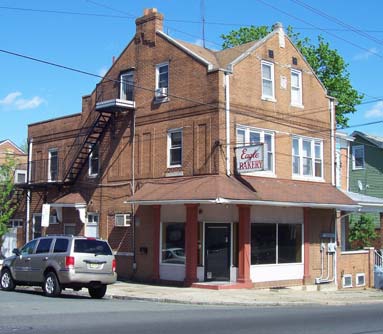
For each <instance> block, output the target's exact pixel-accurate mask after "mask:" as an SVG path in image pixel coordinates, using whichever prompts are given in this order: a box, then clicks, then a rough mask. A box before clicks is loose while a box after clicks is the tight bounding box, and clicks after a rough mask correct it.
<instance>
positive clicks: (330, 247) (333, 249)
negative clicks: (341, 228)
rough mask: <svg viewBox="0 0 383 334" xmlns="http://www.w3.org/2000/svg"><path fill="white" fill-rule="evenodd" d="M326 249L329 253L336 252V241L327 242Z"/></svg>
mask: <svg viewBox="0 0 383 334" xmlns="http://www.w3.org/2000/svg"><path fill="white" fill-rule="evenodd" d="M327 251H328V252H329V253H335V252H336V243H335V242H329V243H328V244H327Z"/></svg>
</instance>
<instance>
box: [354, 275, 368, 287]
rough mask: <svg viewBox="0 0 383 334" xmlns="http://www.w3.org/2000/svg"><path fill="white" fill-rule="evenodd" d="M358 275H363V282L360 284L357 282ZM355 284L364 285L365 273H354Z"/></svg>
mask: <svg viewBox="0 0 383 334" xmlns="http://www.w3.org/2000/svg"><path fill="white" fill-rule="evenodd" d="M359 277H363V283H362V284H359V283H358V278H359ZM355 286H357V287H360V286H366V274H365V273H356V275H355Z"/></svg>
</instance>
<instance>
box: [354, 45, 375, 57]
mask: <svg viewBox="0 0 383 334" xmlns="http://www.w3.org/2000/svg"><path fill="white" fill-rule="evenodd" d="M374 54H378V49H377V48H369V49H368V50H367V51H364V52H361V53H358V54H356V55H355V56H354V58H353V59H354V60H367V59H368V58H370V57H371V56H373V55H374Z"/></svg>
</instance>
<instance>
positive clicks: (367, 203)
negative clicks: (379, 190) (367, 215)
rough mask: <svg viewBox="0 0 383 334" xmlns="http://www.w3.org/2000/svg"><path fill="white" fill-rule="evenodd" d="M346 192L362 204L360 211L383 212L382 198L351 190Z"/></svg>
mask: <svg viewBox="0 0 383 334" xmlns="http://www.w3.org/2000/svg"><path fill="white" fill-rule="evenodd" d="M344 193H345V194H346V195H347V196H348V197H350V198H351V199H352V200H353V201H354V202H356V203H358V204H359V205H360V206H361V208H360V210H359V211H360V212H383V199H382V198H378V197H373V196H367V195H364V194H358V193H354V192H351V191H345V192H344Z"/></svg>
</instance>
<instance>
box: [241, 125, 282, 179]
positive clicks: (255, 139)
mask: <svg viewBox="0 0 383 334" xmlns="http://www.w3.org/2000/svg"><path fill="white" fill-rule="evenodd" d="M259 143H263V149H264V160H263V168H264V170H265V171H266V172H268V173H270V172H272V173H273V172H274V132H272V131H266V130H260V129H255V128H249V127H243V126H240V127H237V145H238V146H248V145H255V144H259Z"/></svg>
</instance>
